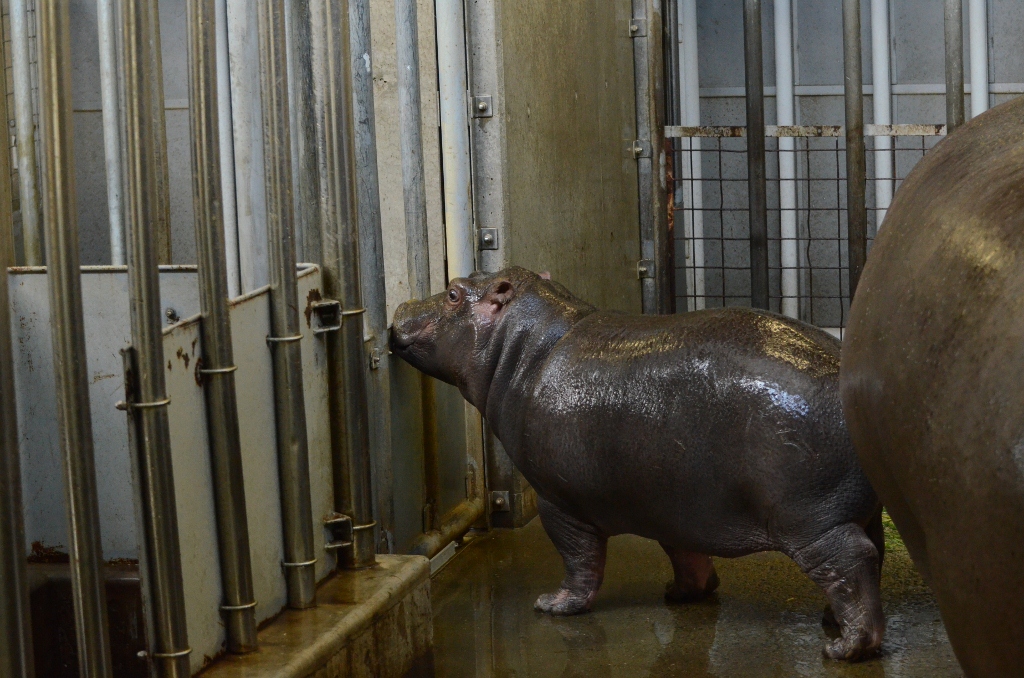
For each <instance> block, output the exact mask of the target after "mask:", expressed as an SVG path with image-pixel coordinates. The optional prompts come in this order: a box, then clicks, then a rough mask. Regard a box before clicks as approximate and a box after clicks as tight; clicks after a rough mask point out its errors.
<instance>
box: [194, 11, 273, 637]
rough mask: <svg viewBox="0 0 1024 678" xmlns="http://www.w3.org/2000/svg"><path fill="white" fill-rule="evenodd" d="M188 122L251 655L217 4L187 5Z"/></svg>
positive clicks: (231, 558)
mask: <svg viewBox="0 0 1024 678" xmlns="http://www.w3.org/2000/svg"><path fill="white" fill-rule="evenodd" d="M186 12H187V14H188V17H187V18H188V56H189V60H188V86H189V119H190V121H191V131H192V196H193V204H194V206H195V229H196V253H197V254H198V259H199V302H200V307H201V309H202V314H203V321H202V325H201V332H202V351H203V354H202V361H203V364H202V366H201V367H199V368H198V370H199V373H200V374H201V375H202V378H203V390H204V393H205V395H206V426H207V432H208V436H209V441H210V461H211V464H212V466H213V479H214V483H213V485H214V487H213V490H214V500H215V502H216V507H217V540H218V547H219V548H218V550H219V553H220V572H221V588H222V589H223V591H224V599H223V603H222V605H221V612H223V614H224V626H225V635H226V636H227V644H228V651H229V652H233V653H236V654H238V653H243V652H251V651H253V650H255V649H256V600H255V596H254V593H253V583H252V563H251V560H250V555H249V521H248V517H247V515H246V507H245V483H244V479H243V476H242V445H241V439H240V437H239V430H238V400H237V397H236V393H235V374H234V373H235V371H236V370H237V369H238V368H237V367H236V366H235V359H234V351H233V349H232V342H231V318H230V315H229V312H228V276H227V258H226V255H225V249H224V248H225V245H224V237H225V236H224V229H223V227H222V215H223V212H222V209H221V205H222V200H223V197H222V192H221V182H220V177H221V163H220V160H221V159H220V127H219V125H220V120H219V116H218V92H217V87H218V84H217V27H216V21H215V16H216V0H188V3H187V5H186Z"/></svg>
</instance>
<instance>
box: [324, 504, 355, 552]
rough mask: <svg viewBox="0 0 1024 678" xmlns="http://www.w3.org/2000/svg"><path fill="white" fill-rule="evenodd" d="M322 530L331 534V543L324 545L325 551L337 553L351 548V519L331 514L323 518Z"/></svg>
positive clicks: (339, 514)
mask: <svg viewBox="0 0 1024 678" xmlns="http://www.w3.org/2000/svg"><path fill="white" fill-rule="evenodd" d="M324 529H326V530H327V531H328V532H330V533H331V541H329V542H327V543H326V544H324V550H325V551H338V550H340V549H344V548H349V547H351V546H352V518H350V517H349V516H346V515H343V514H341V513H331V514H330V515H328V516H327V517H326V518H324ZM346 533H347V534H346Z"/></svg>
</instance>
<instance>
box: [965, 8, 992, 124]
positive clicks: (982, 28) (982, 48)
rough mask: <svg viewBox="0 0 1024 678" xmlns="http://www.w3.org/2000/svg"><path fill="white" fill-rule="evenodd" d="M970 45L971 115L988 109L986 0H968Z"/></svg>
mask: <svg viewBox="0 0 1024 678" xmlns="http://www.w3.org/2000/svg"><path fill="white" fill-rule="evenodd" d="M968 2H969V4H968V6H967V10H968V16H969V21H970V46H971V117H972V118H974V117H977V116H979V115H981V114H982V113H984V112H985V111H987V110H988V95H989V83H988V2H987V0H968Z"/></svg>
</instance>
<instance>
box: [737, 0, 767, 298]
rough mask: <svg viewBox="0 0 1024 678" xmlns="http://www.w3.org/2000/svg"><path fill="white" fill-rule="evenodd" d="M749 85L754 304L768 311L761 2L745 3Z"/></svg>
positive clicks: (744, 36)
mask: <svg viewBox="0 0 1024 678" xmlns="http://www.w3.org/2000/svg"><path fill="white" fill-rule="evenodd" d="M743 43H744V49H743V53H744V69H745V72H746V86H747V129H748V130H750V134H748V135H747V193H748V201H749V205H750V207H749V209H750V304H751V306H753V307H755V308H765V309H766V308H768V184H767V180H766V173H765V144H764V137H765V130H764V64H763V59H762V54H761V0H744V2H743Z"/></svg>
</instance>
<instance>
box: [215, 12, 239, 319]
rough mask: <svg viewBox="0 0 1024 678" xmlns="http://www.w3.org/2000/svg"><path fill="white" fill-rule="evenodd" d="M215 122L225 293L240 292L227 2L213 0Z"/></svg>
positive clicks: (233, 294)
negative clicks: (216, 126)
mask: <svg viewBox="0 0 1024 678" xmlns="http://www.w3.org/2000/svg"><path fill="white" fill-rule="evenodd" d="M216 12H217V16H216V24H217V121H218V122H217V124H218V126H219V129H218V135H219V136H220V157H219V158H218V159H217V162H218V163H219V164H220V184H221V189H222V196H221V197H222V205H223V208H224V252H225V255H226V257H227V277H228V296H229V297H230V298H232V299H234V298H235V297H237V296H238V295H239V294H241V293H242V278H241V272H240V269H239V262H238V255H239V251H238V203H237V200H238V197H237V195H236V189H235V137H234V134H233V132H232V128H231V120H232V113H231V60H230V57H229V50H228V3H227V0H216Z"/></svg>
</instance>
